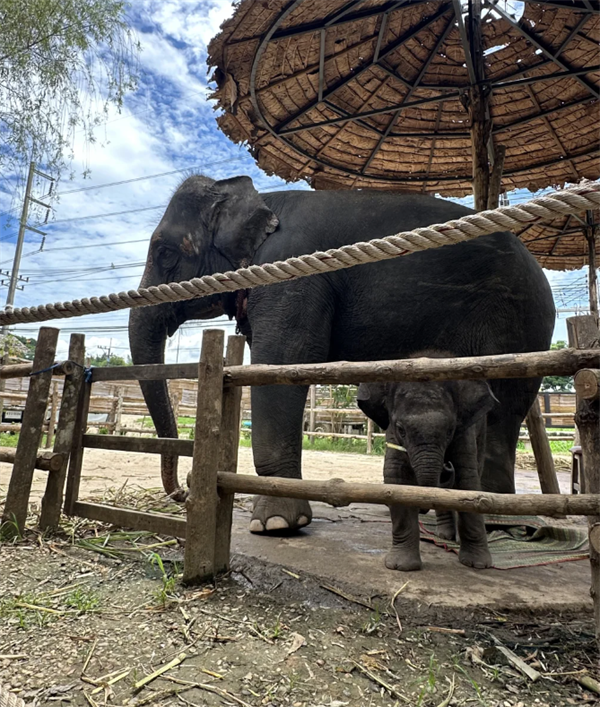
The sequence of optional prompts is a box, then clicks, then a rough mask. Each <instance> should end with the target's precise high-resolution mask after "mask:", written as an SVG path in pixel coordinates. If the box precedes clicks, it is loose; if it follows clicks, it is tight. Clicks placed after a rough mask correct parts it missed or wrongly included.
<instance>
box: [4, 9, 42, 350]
mask: <svg viewBox="0 0 600 707" xmlns="http://www.w3.org/2000/svg"><path fill="white" fill-rule="evenodd" d="M0 2H1V0H0ZM36 344H37V340H36V339H28V338H27V337H25V336H17V335H16V334H5V335H2V336H0V355H7V356H10V357H11V358H26V359H27V360H28V361H33V355H34V353H35V345H36Z"/></svg>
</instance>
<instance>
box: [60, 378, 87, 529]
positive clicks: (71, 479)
mask: <svg viewBox="0 0 600 707" xmlns="http://www.w3.org/2000/svg"><path fill="white" fill-rule="evenodd" d="M91 395H92V383H91V381H87V380H85V377H84V381H83V384H82V385H81V388H80V390H79V399H78V401H77V415H76V417H75V425H74V428H73V436H72V444H71V457H70V459H69V472H68V474H67V489H66V491H65V505H64V512H65V513H66V514H67V515H73V506H74V504H75V503H76V502H77V499H78V498H79V484H80V482H81V467H82V466H83V449H84V447H83V444H82V442H83V435H84V434H85V432H86V429H87V419H88V413H89V410H90V397H91Z"/></svg>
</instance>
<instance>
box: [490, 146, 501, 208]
mask: <svg viewBox="0 0 600 707" xmlns="http://www.w3.org/2000/svg"><path fill="white" fill-rule="evenodd" d="M505 156H506V145H494V164H493V165H492V171H491V174H490V178H489V179H490V181H489V187H488V197H487V207H488V209H497V208H498V203H499V201H500V192H501V190H502V172H503V170H504V158H505Z"/></svg>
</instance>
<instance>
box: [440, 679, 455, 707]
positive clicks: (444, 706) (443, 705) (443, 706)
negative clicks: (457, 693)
mask: <svg viewBox="0 0 600 707" xmlns="http://www.w3.org/2000/svg"><path fill="white" fill-rule="evenodd" d="M453 695H454V674H452V682H451V683H450V689H449V690H448V694H447V695H446V699H445V700H442V701H441V702H440V703H439V705H438V706H437V707H448V705H449V704H450V700H451V699H452V696H453Z"/></svg>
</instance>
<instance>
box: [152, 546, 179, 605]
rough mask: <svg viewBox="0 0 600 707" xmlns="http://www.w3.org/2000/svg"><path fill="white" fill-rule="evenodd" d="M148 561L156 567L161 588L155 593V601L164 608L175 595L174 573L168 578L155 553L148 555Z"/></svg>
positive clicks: (162, 564) (160, 558)
mask: <svg viewBox="0 0 600 707" xmlns="http://www.w3.org/2000/svg"><path fill="white" fill-rule="evenodd" d="M148 560H149V561H150V564H152V565H153V566H155V567H158V570H159V572H160V578H161V581H162V587H161V588H160V589H158V590H157V591H156V599H157V601H158V602H159V604H160V605H161V606H162V607H163V608H164V607H165V606H166V605H167V604H168V603H169V602H170V601H171V600H172V598H173V595H174V593H175V586H176V584H177V577H176V573H174V574H172V575H171V576H169V574H168V573H167V571H166V569H165V565H164V563H163V561H162V557H161V556H160V555H159V554H158V553H157V552H152V553H150V555H149V557H148Z"/></svg>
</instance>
